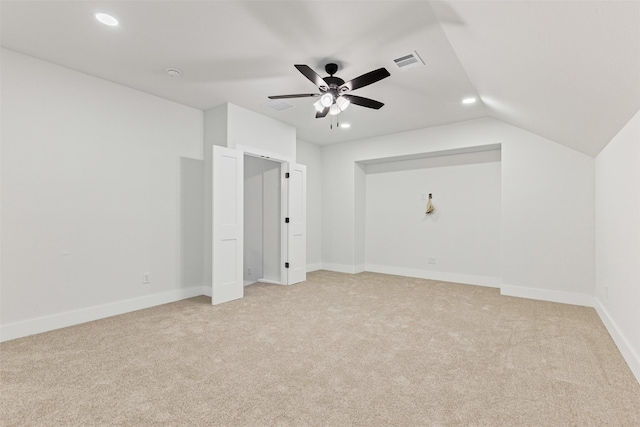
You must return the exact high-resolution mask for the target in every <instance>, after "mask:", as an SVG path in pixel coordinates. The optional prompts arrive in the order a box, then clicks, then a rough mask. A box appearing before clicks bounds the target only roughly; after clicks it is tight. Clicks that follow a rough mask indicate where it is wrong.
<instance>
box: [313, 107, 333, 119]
mask: <svg viewBox="0 0 640 427" xmlns="http://www.w3.org/2000/svg"><path fill="white" fill-rule="evenodd" d="M329 109H330V108H329V107H324V110H322V111H318V112H317V113H316V119H321V118H323V117H325V116H326V115H327V114H329Z"/></svg>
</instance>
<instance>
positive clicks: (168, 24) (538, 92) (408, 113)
mask: <svg viewBox="0 0 640 427" xmlns="http://www.w3.org/2000/svg"><path fill="white" fill-rule="evenodd" d="M0 7H1V9H0V13H1V15H0V18H1V24H2V32H1V37H2V45H3V46H4V47H6V48H8V49H12V50H15V51H18V52H22V53H25V54H28V55H32V56H34V57H37V58H41V59H44V60H47V61H50V62H53V63H56V64H60V65H63V66H66V67H69V68H72V69H75V70H78V71H81V72H84V73H87V74H91V75H94V76H97V77H101V78H104V79H106V80H110V81H113V82H117V83H120V84H123V85H125V86H129V87H132V88H136V89H139V90H141V91H144V92H148V93H151V94H154V95H157V96H160V97H163V98H166V99H170V100H173V101H175V102H179V103H182V104H185V105H189V106H192V107H195V108H199V109H202V110H206V109H209V108H212V107H215V106H218V105H220V104H222V103H225V102H230V103H233V104H236V105H239V106H241V107H244V108H247V109H249V110H253V111H256V112H259V113H261V114H265V115H267V116H270V117H273V118H275V119H278V120H280V121H283V122H285V123H289V124H291V125H293V126H295V127H296V129H297V134H298V137H300V138H302V139H305V140H307V141H310V142H314V143H318V144H331V143H336V142H343V141H348V140H353V139H361V138H367V137H371V136H377V135H382V134H389V133H396V132H401V131H407V130H412V129H418V128H423V127H429V126H435V125H440V124H446V123H452V122H457V121H463V120H469V119H473V118H478V117H487V116H489V117H494V118H497V119H499V120H502V121H504V122H506V123H510V124H512V125H515V126H518V127H521V128H523V129H526V130H529V131H531V132H534V133H536V134H539V135H541V136H544V137H547V138H549V139H552V140H554V141H556V142H559V143H561V144H564V145H566V146H568V147H571V148H574V149H576V150H578V151H581V152H583V153H586V154H589V155H592V156H595V155H596V154H597V153H598V152H599V151H600V150H601V149H602V148H603V147H604V146H605V145H606V144H607V143H608V142H609V141H610V140H611V138H612V137H613V136H614V135H615V134H616V133H617V132H618V131H619V130H620V128H621V127H622V126H623V125H624V124H625V123H626V122H627V121H628V120H629V119H630V118H631V117H632V116H633V114H634V113H635V112H637V111H638V110H639V109H640V2H638V1H589V2H575V1H518V0H513V1H453V2H449V1H444V2H441V1H432V2H427V1H361V2H355V1H340V2H337V1H253V2H244V1H184V0H183V1H149V2H147V1H95V2H94V1H82V2H80V1H66V2H65V1H63V2H58V1H41V2H36V1H24V0H23V1H2V2H1V3H0ZM96 12H107V13H110V14H112V15H114V16H116V17H117V18H118V19H119V20H120V23H121V25H120V26H119V27H115V28H110V27H106V26H103V25H101V24H99V23H97V21H95V19H94V18H93V14H94V13H96ZM414 50H415V51H417V52H418V53H419V54H420V56H421V57H422V59H424V61H425V63H426V65H425V66H424V67H420V68H414V69H411V70H400V69H398V68H397V67H396V66H395V65H394V62H393V59H394V58H397V57H399V56H403V55H406V54H408V53H410V52H412V51H414ZM327 62H337V63H338V64H339V65H340V70H339V71H338V73H337V75H338V76H339V77H342V78H343V79H344V80H350V79H352V78H354V77H356V76H359V75H361V74H364V73H366V72H368V71H371V70H373V69H376V68H379V67H386V68H387V69H388V70H389V72H390V73H391V76H390V77H389V78H387V79H385V80H382V81H380V82H377V83H375V84H373V85H370V86H367V87H364V88H361V89H358V90H357V91H354V94H356V95H360V96H365V97H369V98H373V99H376V100H379V101H381V102H384V103H385V106H384V107H383V108H382V109H380V110H371V109H367V108H363V107H358V106H350V107H349V108H348V109H347V110H346V111H344V112H343V113H342V114H340V121H341V122H343V123H344V122H348V123H350V124H351V126H352V127H351V128H350V129H336V128H335V127H334V129H330V126H329V124H330V118H329V117H327V118H324V119H315V110H314V108H313V106H312V103H313V101H314V100H313V99H312V98H300V99H291V100H287V101H288V102H289V103H290V104H292V105H293V106H294V108H290V109H288V110H285V111H274V110H272V109H269V108H266V107H265V106H263V104H264V103H265V102H266V101H267V100H268V99H267V96H268V95H281V94H290V93H311V92H314V91H315V90H314V85H313V84H312V83H311V82H309V81H308V80H307V79H305V78H304V77H303V76H302V75H301V74H300V73H299V72H298V71H297V70H296V69H295V68H294V67H293V65H294V64H307V65H309V66H310V67H312V68H313V69H315V70H316V71H317V72H318V73H319V74H320V75H322V76H324V75H325V73H324V65H325V64H326V63H327ZM169 67H172V68H178V69H180V70H181V71H182V75H181V76H180V77H178V78H172V77H169V76H168V75H167V74H166V73H165V69H166V68H169ZM467 96H478V97H479V98H480V101H479V102H478V103H476V104H473V105H462V104H461V102H460V101H461V100H462V99H463V98H465V97H467Z"/></svg>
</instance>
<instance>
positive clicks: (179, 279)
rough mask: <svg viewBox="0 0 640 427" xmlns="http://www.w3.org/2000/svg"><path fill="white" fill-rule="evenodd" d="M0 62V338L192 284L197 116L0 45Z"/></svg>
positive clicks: (167, 295) (197, 203) (166, 296)
mask: <svg viewBox="0 0 640 427" xmlns="http://www.w3.org/2000/svg"><path fill="white" fill-rule="evenodd" d="M1 65H2V75H1V78H2V80H1V83H2V259H1V264H2V284H1V293H2V298H1V299H2V303H1V309H2V311H1V314H0V321H1V323H2V326H3V327H2V339H9V338H12V337H15V336H20V335H24V334H28V333H35V332H39V331H40V330H46V329H52V328H55V327H60V326H66V324H73V323H77V322H78V321H86V320H91V319H92V318H95V317H96V316H97V317H103V316H105V315H110V314H115V312H117V311H118V310H124V311H126V308H124V309H123V306H117V304H118V303H120V302H123V301H128V302H129V303H128V305H127V307H128V308H130V309H135V308H141V307H142V306H145V305H153V304H154V303H159V302H163V301H164V302H166V301H167V300H170V299H171V298H177V297H179V296H180V295H184V293H182V290H184V289H185V288H187V287H190V286H192V285H200V282H201V278H200V273H199V272H197V271H196V272H193V271H191V270H192V269H198V270H200V271H201V255H200V254H201V245H202V241H201V240H200V236H201V235H202V231H201V230H202V222H201V213H200V212H202V204H201V197H200V196H198V193H201V191H202V188H201V186H198V185H197V184H196V185H195V186H194V187H193V188H192V187H191V184H193V183H194V182H197V181H201V180H202V167H201V161H202V141H203V114H202V111H199V110H195V109H193V108H188V107H185V106H182V105H178V104H175V103H173V102H169V101H166V100H163V99H160V98H157V97H154V96H151V95H148V94H144V93H142V92H139V91H136V90H132V89H129V88H126V87H123V86H120V85H117V84H113V83H110V82H107V81H104V80H100V79H98V78H94V77H91V76H88V75H85V74H81V73H78V72H75V71H72V70H70V69H67V68H63V67H59V66H56V65H54V64H51V63H48V62H44V61H41V60H38V59H35V58H32V57H28V56H24V55H22V54H18V53H15V52H12V51H8V50H4V49H3V50H2V63H1ZM194 218H195V221H197V222H195V223H192V222H191V221H188V219H194ZM196 254H198V255H197V256H196ZM194 257H195V259H194ZM187 270H189V271H187ZM144 272H150V273H151V284H148V285H143V284H142V283H141V281H142V274H143V273H144ZM158 295H160V296H158ZM131 301H134V302H131ZM109 304H111V306H109ZM113 304H115V305H116V306H114V305H113ZM125 305H126V304H125ZM107 306H109V307H111V308H108V307H107ZM96 307H97V308H96ZM105 307H107V308H105ZM88 308H91V309H88ZM98 312H99V314H98ZM74 313H77V316H76V315H74ZM47 316H50V317H47ZM63 318H64V319H63ZM61 319H63V320H61ZM42 328H44V329H42Z"/></svg>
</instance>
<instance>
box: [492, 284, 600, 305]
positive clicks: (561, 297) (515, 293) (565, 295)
mask: <svg viewBox="0 0 640 427" xmlns="http://www.w3.org/2000/svg"><path fill="white" fill-rule="evenodd" d="M500 295H505V296H509V297H519V298H528V299H535V300H541V301H549V302H559V303H562V304H572V305H581V306H584V307H593V305H594V299H593V295H589V294H580V293H574V292H565V291H553V290H549V289H536V288H525V287H520V286H510V285H502V286H500Z"/></svg>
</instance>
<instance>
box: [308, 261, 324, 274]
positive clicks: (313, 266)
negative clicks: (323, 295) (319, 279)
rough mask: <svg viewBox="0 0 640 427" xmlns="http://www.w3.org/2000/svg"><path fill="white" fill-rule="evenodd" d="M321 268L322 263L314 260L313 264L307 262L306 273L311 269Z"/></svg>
mask: <svg viewBox="0 0 640 427" xmlns="http://www.w3.org/2000/svg"><path fill="white" fill-rule="evenodd" d="M317 270H322V263H321V262H316V263H315V264H307V273H311V272H312V271H317Z"/></svg>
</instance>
